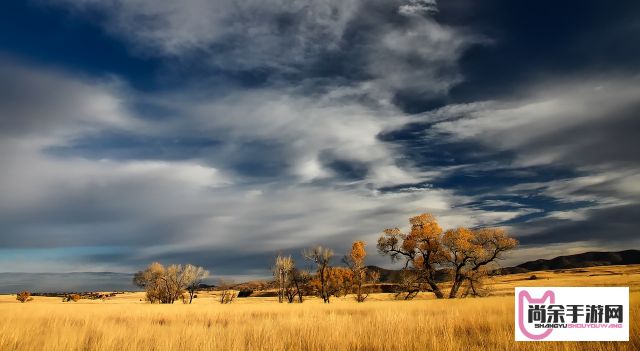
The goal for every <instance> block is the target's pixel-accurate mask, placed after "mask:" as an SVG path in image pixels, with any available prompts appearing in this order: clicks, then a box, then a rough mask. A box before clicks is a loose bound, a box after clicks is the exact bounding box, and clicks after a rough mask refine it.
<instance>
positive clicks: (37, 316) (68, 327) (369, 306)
mask: <svg viewBox="0 0 640 351" xmlns="http://www.w3.org/2000/svg"><path fill="white" fill-rule="evenodd" d="M530 275H531V274H516V275H508V276H502V277H497V278H493V280H492V283H493V287H494V290H493V296H491V297H486V298H468V299H460V300H434V299H432V298H430V296H428V295H427V294H425V295H424V296H419V297H418V299H416V300H413V301H397V300H393V299H392V295H390V294H375V295H372V296H371V297H370V298H369V300H367V302H365V303H362V304H357V303H355V302H354V301H353V299H351V298H349V297H346V298H340V299H333V300H332V303H331V304H330V305H324V304H322V303H321V301H320V300H318V299H309V300H308V301H306V302H305V303H303V304H278V303H277V302H276V301H275V298H244V299H236V301H234V303H233V304H230V305H221V304H219V303H217V302H216V301H215V299H214V297H213V296H211V295H203V294H201V296H200V297H199V298H198V299H196V300H194V304H192V305H183V304H182V303H176V304H174V305H151V304H148V303H144V302H142V301H140V299H141V298H142V297H143V295H142V294H141V293H128V294H123V295H118V296H117V297H115V298H112V299H111V300H107V301H99V300H98V301H95V300H80V301H79V302H77V303H73V302H66V303H63V302H62V301H61V299H59V298H45V297H35V300H34V301H32V302H29V303H25V304H21V303H19V302H18V301H16V300H15V295H3V296H0V350H43V351H47V350H52V351H53V350H56V351H57V350H61V351H62V350H64V351H71V350H120V351H122V350H180V351H185V350H465V351H467V350H541V351H542V350H565V351H573V350H576V351H577V350H640V328H639V326H638V323H637V321H638V316H639V315H640V265H631V266H607V267H597V268H588V269H578V270H569V271H564V272H536V273H535V275H536V276H537V277H538V279H537V280H528V279H527V278H528V277H529V276H530ZM515 286H629V287H630V291H631V311H630V313H631V315H630V319H629V320H630V321H631V330H630V341H629V342H582V343H576V342H573V343H559V342H520V343H516V342H515V341H514V326H513V324H514V322H513V319H514V314H513V313H514V311H513V310H514V307H513V304H514V303H513V288H514V287H515Z"/></svg>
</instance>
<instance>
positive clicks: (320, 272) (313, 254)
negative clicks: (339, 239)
mask: <svg viewBox="0 0 640 351" xmlns="http://www.w3.org/2000/svg"><path fill="white" fill-rule="evenodd" d="M302 254H303V255H304V257H305V258H306V259H308V260H309V261H311V262H313V263H314V264H315V265H316V268H317V276H318V280H319V282H320V297H322V301H323V302H324V303H329V298H330V294H329V292H328V290H327V288H328V284H327V283H328V278H329V271H330V267H331V266H330V264H331V258H332V257H333V251H332V250H331V249H328V248H325V247H322V246H316V247H314V248H311V249H309V250H305V251H303V253H302Z"/></svg>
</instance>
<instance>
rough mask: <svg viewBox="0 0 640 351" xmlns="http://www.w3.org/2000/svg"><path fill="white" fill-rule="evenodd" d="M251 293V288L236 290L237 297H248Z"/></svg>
mask: <svg viewBox="0 0 640 351" xmlns="http://www.w3.org/2000/svg"><path fill="white" fill-rule="evenodd" d="M251 294H253V290H251V289H242V290H240V292H238V297H249V296H251Z"/></svg>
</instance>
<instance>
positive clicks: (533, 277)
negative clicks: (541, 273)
mask: <svg viewBox="0 0 640 351" xmlns="http://www.w3.org/2000/svg"><path fill="white" fill-rule="evenodd" d="M536 279H538V277H537V276H536V275H535V274H532V275H531V276H530V277H529V280H536Z"/></svg>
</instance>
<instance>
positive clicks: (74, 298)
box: [62, 294, 82, 302]
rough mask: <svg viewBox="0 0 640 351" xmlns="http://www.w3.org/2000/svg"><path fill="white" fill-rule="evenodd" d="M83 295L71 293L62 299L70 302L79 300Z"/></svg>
mask: <svg viewBox="0 0 640 351" xmlns="http://www.w3.org/2000/svg"><path fill="white" fill-rule="evenodd" d="M81 298H82V297H81V296H80V295H78V294H69V295H67V296H65V297H64V298H63V299H62V301H63V302H69V301H73V302H78V300H80V299H81Z"/></svg>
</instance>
